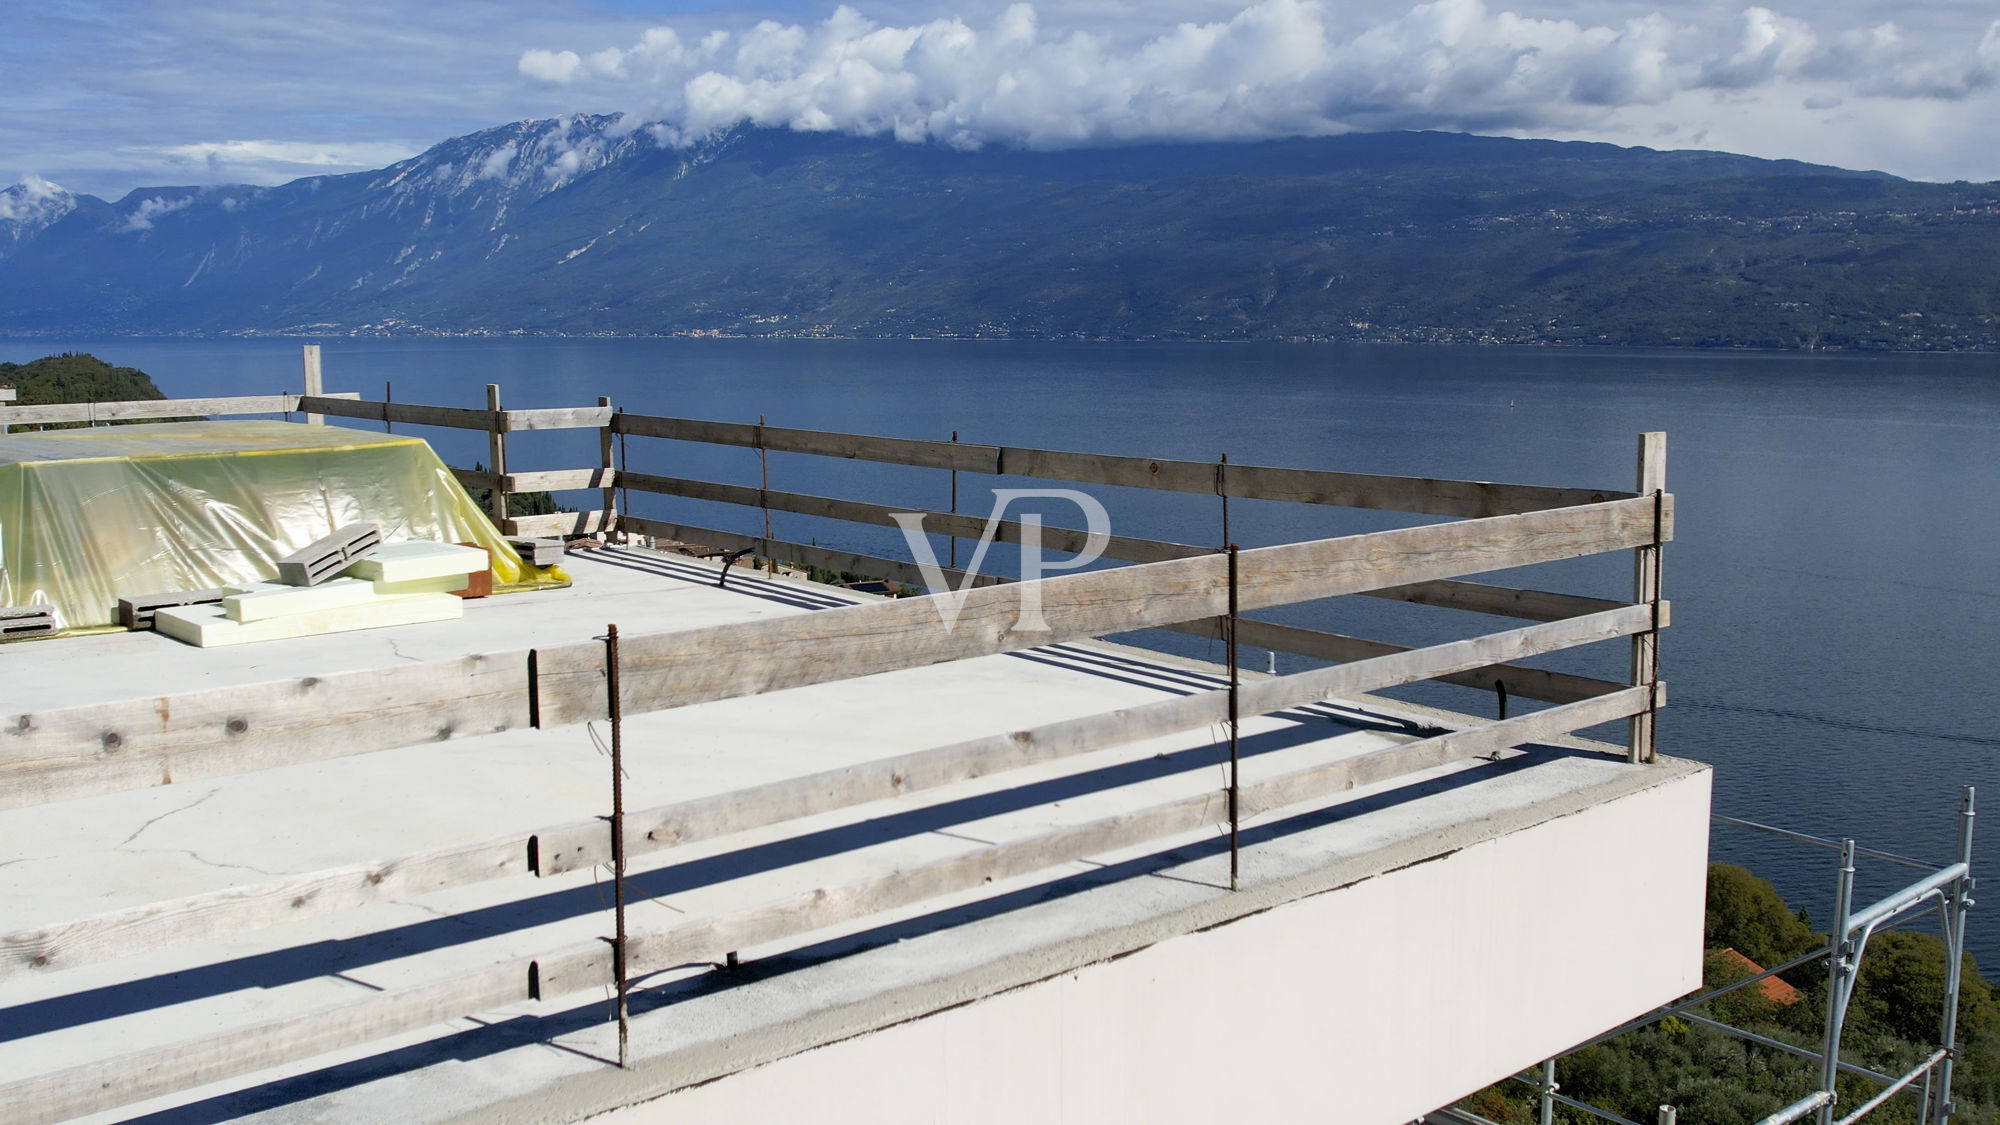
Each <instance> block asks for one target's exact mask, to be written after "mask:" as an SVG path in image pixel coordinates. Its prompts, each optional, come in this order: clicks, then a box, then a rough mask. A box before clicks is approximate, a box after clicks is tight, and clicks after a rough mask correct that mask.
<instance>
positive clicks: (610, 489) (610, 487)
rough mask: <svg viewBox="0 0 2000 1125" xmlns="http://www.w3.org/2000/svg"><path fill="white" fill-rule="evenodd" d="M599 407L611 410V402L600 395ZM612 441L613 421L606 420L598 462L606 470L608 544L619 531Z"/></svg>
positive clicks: (605, 527)
mask: <svg viewBox="0 0 2000 1125" xmlns="http://www.w3.org/2000/svg"><path fill="white" fill-rule="evenodd" d="M597 405H599V406H601V407H603V408H604V409H606V410H610V409H611V400H610V399H609V398H607V397H605V396H603V395H599V396H598V398H597ZM612 440H613V437H612V433H611V419H609V418H606V419H605V420H604V425H603V426H602V427H600V428H599V429H598V431H597V460H598V464H599V465H600V466H601V467H602V468H603V469H604V477H603V480H604V541H605V542H607V543H609V542H611V536H612V534H613V533H614V532H616V531H617V530H618V491H617V489H616V487H615V485H616V483H617V479H618V478H617V475H616V473H615V471H614V468H615V467H614V465H613V464H612V459H611V443H612ZM621 538H622V536H621Z"/></svg>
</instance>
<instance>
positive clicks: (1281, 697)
mask: <svg viewBox="0 0 2000 1125" xmlns="http://www.w3.org/2000/svg"><path fill="white" fill-rule="evenodd" d="M1246 624H1247V622H1246ZM1649 624H1650V616H1649V614H1648V612H1647V607H1645V606H1624V607H1621V608H1619V609H1617V610H1613V611H1610V612H1608V613H1606V614H1603V615H1599V616H1596V617H1594V618H1591V619H1580V620H1570V621H1562V622H1552V623H1548V624H1542V625H1533V626H1527V627H1524V628H1520V629H1514V630H1510V631H1508V632H1505V633H1499V634H1493V635H1491V636H1486V637H1478V638H1473V639H1470V640H1464V641H1453V642H1450V643H1448V644H1444V645H1438V646H1433V647H1431V648H1427V649H1419V650H1403V649H1399V650H1395V651H1393V652H1391V653H1389V654H1388V655H1386V656H1382V657H1378V658H1375V659H1370V660H1358V661H1356V662H1354V663H1350V664H1347V665H1343V666H1342V667H1340V668H1336V669H1319V670H1314V671H1309V672H1303V673H1297V674H1294V675H1291V676H1286V677H1282V678H1278V679H1272V680H1261V681H1256V682H1254V683H1253V684H1251V685H1249V686H1248V687H1246V689H1245V691H1244V704H1243V706H1244V711H1245V713H1247V714H1267V713H1270V712H1273V711H1280V710H1285V709H1288V708H1291V707H1297V706H1300V705H1302V704H1307V703H1313V702H1318V701H1320V700H1323V699H1329V698H1336V697H1338V698H1353V697H1357V696H1361V695H1365V694H1366V693H1368V692H1372V691H1376V690H1379V689H1381V688H1385V687H1392V686H1395V685H1398V684H1405V683H1413V682H1416V681H1418V680H1424V679H1435V678H1441V677H1445V676H1448V675H1450V674H1452V673H1453V672H1455V671H1458V670H1462V669H1465V668H1468V667H1473V666H1478V665H1480V663H1481V662H1482V661H1493V660H1495V659H1497V658H1501V657H1507V658H1519V657H1523V656H1530V655H1536V654H1539V653H1544V652H1550V651H1555V650H1557V649H1563V648H1569V647H1572V646H1575V645H1579V644H1589V643H1592V642H1594V641H1601V640H1607V639H1613V638H1616V637H1620V636H1628V635H1633V634H1636V633H1638V632H1641V631H1643V630H1644V629H1646V628H1647V627H1648V626H1649ZM1362 643H1364V644H1372V643H1374V642H1362ZM1390 647H1393V646H1390ZM1605 686H1606V687H1607V688H1609V690H1611V691H1622V690H1626V689H1625V688H1623V687H1622V686H1620V685H1616V684H1611V685H1605ZM1523 694H1525V693H1523ZM1226 717H1227V703H1226V694H1225V693H1224V692H1222V691H1220V690H1218V691H1210V692H1203V693H1199V694H1196V695H1189V696H1174V697H1170V698H1165V699H1160V700H1156V701H1153V702H1149V703H1143V704H1138V705H1135V706H1132V707H1126V708H1121V709H1119V710H1115V711H1108V712H1103V713H1099V714H1095V715H1086V716H1082V717H1079V718H1075V719H1066V720H1062V721H1059V722H1055V723H1048V724H1044V725H1042V726H1039V727H1033V728H1029V729H1026V730H1016V731H1007V732H1004V733H1000V734H994V735H988V736H984V737H981V738H975V739H969V740H966V741H963V742H958V743H953V744H951V745H947V746H941V747H935V748H932V749H926V750H919V751H914V752H911V753H907V754H901V755H897V756H895V757H890V758H885V759H880V760H877V761H872V762H862V763H857V764H854V765H850V766H843V767H840V768H838V769H833V770H824V771H821V772H819V773H815V774H809V775H805V776H801V777H792V778H784V779H781V780H778V781H774V782H769V783H766V784H763V785H756V786H751V787H749V788H747V789H740V790H734V791H731V792H728V793H722V794H717V795H713V796H708V797H700V798H695V799H693V800H688V801H681V802H676V803H673V804H669V805H663V806H659V807H657V808H653V809H647V810H642V811H638V812H633V813H628V814H627V817H626V824H627V826H628V827H627V829H626V854H627V855H628V856H630V855H640V854H644V853H646V852H651V851H657V850H660V849H665V848H672V847H677V846H680V845H683V844H689V843H695V842H699V841H703V840H709V839H714V838H717V837H721V836H726V835H730V834H732V833H736V832H742V831H746V830H749V829H753V828H761V827H765V826H769V825H773V824H779V823H782V822H784V821H788V820H794V819H798V818H801V817H808V816H814V815H818V814H821V813H827V812H832V811H836V810H840V809H846V808H852V807H854V806H857V805H862V804H867V803H869V802H873V801H880V800H888V799H892V798H896V797H901V796H907V795H909V794H912V793H917V792H922V791H925V790H928V789H933V788H937V787H941V786H946V785H951V784H955V783H957V782H961V781H968V780H972V779H975V778H981V777H990V776H994V775H997V774H1001V773H1005V772H1008V771H1010V770H1015V769H1020V768H1023V767H1026V766H1031V765H1037V764H1041V763H1045V762H1050V761H1055V760H1059V759H1062V758H1066V757H1070V756H1072V755H1076V754H1084V753H1090V752H1093V751H1097V750H1104V749H1109V748H1111V747H1114V746H1120V745H1126V744H1129V743H1132V742H1137V741H1142V740H1144V739H1148V738H1156V737H1162V736H1166V735H1171V734H1178V733H1182V732H1185V731H1190V730H1199V729H1202V728H1204V727H1208V726H1210V725H1212V724H1215V723H1218V722H1222V721H1224V719H1225V718H1226ZM1191 768H1193V767H1191ZM610 848H611V839H610V830H609V828H608V826H607V825H606V823H605V822H604V821H603V820H602V819H601V818H596V817H593V818H590V819H588V820H580V821H574V822H571V823H568V824H563V825H553V826H548V827H544V828H542V829H539V830H537V831H536V832H534V833H533V834H532V835H531V834H527V833H522V834H517V835H511V836H507V837H504V838H499V839H494V840H488V841H484V842H481V843H476V844H467V845H460V846H453V847H449V848H441V849H435V850H432V851H428V852H422V853H418V854H415V855H408V856H400V857H397V858H394V859H386V860H368V861H364V862H360V863H354V864H348V865H344V866H341V867H337V868H332V869H328V870H324V871H317V872H306V873H301V874H297V875H288V876H284V877H281V878H278V879H273V880H267V881H265V882H262V883H250V884H244V885H241V886H236V887H231V888H228V889H225V890H221V891H216V892H213V893H210V894H205V895H197V896H193V897H190V898H184V899H177V900H173V901H168V902H158V903H148V904H143V905H140V906H134V907H129V908H125V909H122V910H117V911H112V912H108V913H104V914H100V915H96V916H93V917H90V918H85V919H80V920H77V921H73V922H65V923H60V924H55V925H49V926H43V927H39V928H37V929H34V930H28V931H21V932H17V933H12V934H7V935H5V936H0V980H4V979H6V978H8V977H10V976H17V975H22V974H25V973H29V972H34V971H56V970H60V969H67V968H71V967H74V966H76V965H79V964H84V963H86V962H89V961H94V960H103V959H106V958H110V957H117V956H123V955H125V954H127V953H132V952H137V951H139V950H143V949H154V948H161V947H164V946H167V945H172V944H175V943H179V942H186V941H193V940H199V939H203V938H208V937H212V936H216V935H220V934H228V933H237V932H241V931H244V930H248V929H255V928H258V927H261V926H267V925H273V924H277V923H282V922H288V921H294V920H297V919H299V918H304V917H308V916H311V915H315V914H321V913H326V912H328V911H333V910H345V909H351V908H353V907H357V906H361V905H365V904H367V903H370V902H376V901H381V900H383V899H385V898H395V897H399V896H404V895H413V894H424V893H428V892H430V891H434V890H440V889H443V888H446V887H453V886H463V885H465V884H468V883H474V882H480V881H485V880H489V879H494V878H500V877H504V876H507V875H510V874H519V873H522V872H524V871H528V870H530V869H532V870H533V872H534V873H535V874H537V875H553V874H558V873H561V872H564V871H573V870H577V869H579V868H583V867H588V866H591V865H593V864H598V863H606V862H609V861H610V857H611V850H610Z"/></svg>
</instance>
